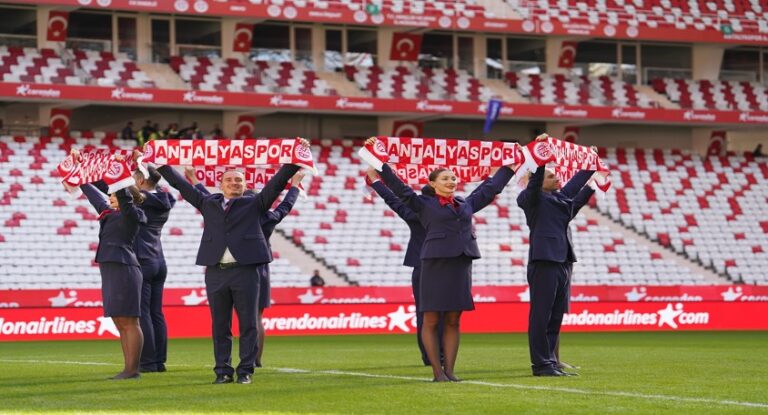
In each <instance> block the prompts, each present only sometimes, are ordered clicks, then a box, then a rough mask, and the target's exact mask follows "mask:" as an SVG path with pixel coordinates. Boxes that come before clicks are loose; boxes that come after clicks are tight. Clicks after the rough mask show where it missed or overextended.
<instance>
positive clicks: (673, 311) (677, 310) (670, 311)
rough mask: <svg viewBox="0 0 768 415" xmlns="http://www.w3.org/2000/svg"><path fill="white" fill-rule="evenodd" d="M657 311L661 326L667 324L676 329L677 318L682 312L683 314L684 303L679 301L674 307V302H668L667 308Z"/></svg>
mask: <svg viewBox="0 0 768 415" xmlns="http://www.w3.org/2000/svg"><path fill="white" fill-rule="evenodd" d="M657 313H658V314H659V327H661V326H663V325H665V324H666V325H668V326H669V327H672V328H673V329H676V328H677V321H675V320H676V319H677V317H678V316H679V315H680V314H683V304H682V303H677V304H675V306H674V307H672V304H667V307H666V308H664V309H662V310H659V311H657Z"/></svg>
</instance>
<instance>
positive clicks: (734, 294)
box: [720, 287, 743, 302]
mask: <svg viewBox="0 0 768 415" xmlns="http://www.w3.org/2000/svg"><path fill="white" fill-rule="evenodd" d="M742 294H743V292H742V290H741V287H736V288H735V289H734V288H733V287H728V291H723V292H721V293H720V295H721V296H723V301H727V302H733V301H736V300H737V299H738V298H739V297H741V295H742Z"/></svg>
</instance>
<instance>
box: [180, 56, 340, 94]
mask: <svg viewBox="0 0 768 415" xmlns="http://www.w3.org/2000/svg"><path fill="white" fill-rule="evenodd" d="M171 67H172V68H173V70H174V71H176V72H177V73H178V74H179V76H180V77H181V79H183V80H184V81H186V82H188V83H189V85H190V86H191V87H192V88H193V89H197V90H201V91H229V92H255V93H262V94H270V93H284V94H295V95H335V94H336V91H334V90H333V89H332V88H330V87H329V86H328V84H327V82H325V81H324V80H322V79H320V78H318V77H317V74H316V73H315V72H314V71H311V70H308V69H305V68H303V67H301V66H296V65H295V64H293V63H291V62H266V61H257V62H248V63H246V64H243V63H242V62H240V61H239V60H237V59H231V58H230V59H222V58H206V57H195V56H184V57H179V56H174V57H172V58H171Z"/></svg>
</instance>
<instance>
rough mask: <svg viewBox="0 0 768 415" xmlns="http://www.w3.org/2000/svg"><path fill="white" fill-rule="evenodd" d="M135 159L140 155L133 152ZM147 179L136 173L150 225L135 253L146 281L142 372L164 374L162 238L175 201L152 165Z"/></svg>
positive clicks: (165, 269)
mask: <svg viewBox="0 0 768 415" xmlns="http://www.w3.org/2000/svg"><path fill="white" fill-rule="evenodd" d="M133 156H134V159H136V158H137V157H139V156H141V152H140V151H134V153H133ZM147 172H148V177H144V175H143V174H142V173H141V172H140V171H139V170H137V171H136V172H134V174H133V178H134V180H135V181H136V185H137V186H138V187H139V189H140V190H141V194H142V195H143V196H144V203H142V204H141V209H142V210H143V211H144V214H145V215H146V216H147V222H146V223H143V224H142V225H141V226H140V227H139V234H138V235H137V236H136V242H135V244H134V251H135V252H136V257H137V258H138V259H139V264H141V273H142V276H143V281H142V285H141V318H140V319H139V322H140V323H141V331H142V332H143V333H144V348H143V349H142V351H141V365H140V367H139V368H140V370H141V371H142V372H165V371H166V368H165V362H166V360H167V357H168V328H167V326H166V323H165V315H163V287H164V286H165V279H166V276H167V275H168V267H167V266H166V264H165V255H164V254H163V245H162V243H161V242H160V235H161V234H162V231H163V226H164V225H165V223H166V222H167V221H168V217H169V216H170V212H171V209H172V208H173V206H174V205H175V204H176V199H175V198H174V197H173V195H172V194H171V193H168V192H165V191H162V190H160V189H158V187H157V184H158V183H159V182H160V180H161V179H162V177H161V176H160V173H158V172H157V170H156V169H155V168H154V167H152V166H147Z"/></svg>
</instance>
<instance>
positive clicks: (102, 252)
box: [73, 150, 147, 380]
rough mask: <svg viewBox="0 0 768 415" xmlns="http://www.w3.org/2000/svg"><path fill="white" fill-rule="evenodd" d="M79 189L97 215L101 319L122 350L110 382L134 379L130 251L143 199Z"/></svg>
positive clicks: (136, 290)
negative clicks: (109, 322) (105, 319)
mask: <svg viewBox="0 0 768 415" xmlns="http://www.w3.org/2000/svg"><path fill="white" fill-rule="evenodd" d="M73 152H77V150H74V151H73ZM116 158H119V156H118V157H116ZM80 189H82V191H83V193H84V194H85V196H86V197H87V198H88V201H89V202H90V203H91V205H92V206H93V208H94V209H96V212H98V213H99V246H98V248H97V249H96V262H97V263H98V264H99V272H100V273H101V296H102V301H103V303H104V316H105V317H111V318H112V321H113V322H114V323H115V327H116V328H117V330H118V331H119V332H120V344H121V346H122V349H123V359H124V367H123V371H122V372H120V373H118V374H117V375H115V376H113V377H111V378H110V379H113V380H123V379H138V378H139V377H140V376H141V375H140V374H139V360H140V357H141V348H142V345H143V344H144V335H143V334H142V332H141V326H140V325H139V316H140V315H141V281H142V276H141V268H140V265H139V261H138V259H137V258H136V253H135V252H134V250H133V247H134V239H135V238H136V235H137V234H138V232H139V227H140V225H141V224H144V223H146V221H147V219H146V216H145V215H144V212H143V211H142V210H141V209H140V208H138V207H137V205H140V204H141V203H142V202H143V196H142V194H141V192H139V190H138V189H137V188H136V187H133V186H132V187H128V188H125V189H121V190H118V191H116V192H114V193H112V194H111V195H109V199H105V196H104V194H103V193H102V192H101V191H100V190H99V189H98V188H97V187H96V186H93V185H91V184H84V185H81V186H80Z"/></svg>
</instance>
